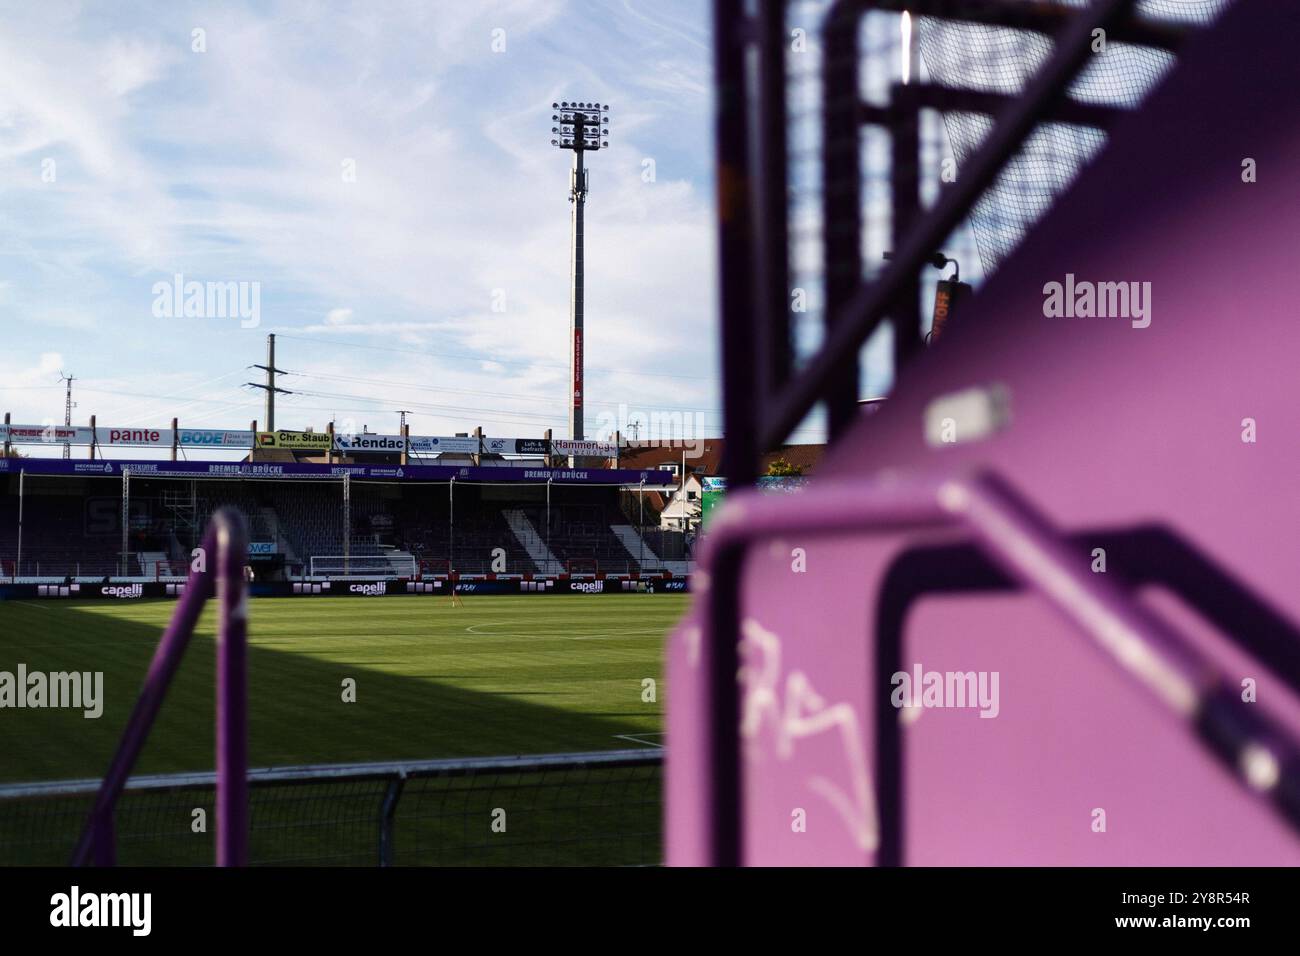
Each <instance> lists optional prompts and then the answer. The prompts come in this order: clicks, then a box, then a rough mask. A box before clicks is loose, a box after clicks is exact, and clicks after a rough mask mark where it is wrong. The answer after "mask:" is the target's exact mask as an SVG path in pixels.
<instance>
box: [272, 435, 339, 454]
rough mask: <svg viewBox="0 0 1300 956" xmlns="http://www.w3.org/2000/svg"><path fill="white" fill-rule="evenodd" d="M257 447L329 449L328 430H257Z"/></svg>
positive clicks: (295, 449)
mask: <svg viewBox="0 0 1300 956" xmlns="http://www.w3.org/2000/svg"><path fill="white" fill-rule="evenodd" d="M257 447H258V448H286V449H289V450H290V451H330V450H331V449H332V447H333V443H332V442H331V441H330V436H329V433H328V432H287V431H278V432H258V433H257Z"/></svg>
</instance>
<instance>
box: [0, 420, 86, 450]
mask: <svg viewBox="0 0 1300 956" xmlns="http://www.w3.org/2000/svg"><path fill="white" fill-rule="evenodd" d="M0 441H7V442H11V443H13V444H15V445H62V444H63V443H64V442H67V443H69V444H73V445H89V444H90V429H89V428H85V427H81V426H77V425H0Z"/></svg>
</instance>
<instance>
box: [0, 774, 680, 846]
mask: <svg viewBox="0 0 1300 956" xmlns="http://www.w3.org/2000/svg"><path fill="white" fill-rule="evenodd" d="M661 758H662V754H661V753H659V752H654V751H647V752H646V753H644V754H642V753H636V754H632V755H625V756H621V757H617V758H613V759H611V757H610V755H604V754H587V755H584V754H568V755H557V756H550V757H545V758H537V759H535V760H531V761H530V759H529V758H519V759H514V760H510V761H503V762H502V763H503V764H505V763H508V766H504V765H501V766H494V764H493V761H491V760H476V761H465V762H463V763H461V764H457V763H456V762H455V761H437V762H433V763H431V764H428V765H408V766H405V767H403V768H402V769H401V770H398V769H392V770H388V771H385V772H382V773H380V772H376V771H374V770H373V769H367V770H357V771H348V770H345V769H339V768H330V767H322V768H314V769H306V770H303V771H300V772H296V773H282V774H281V776H280V778H279V779H276V780H273V781H257V780H256V779H255V780H254V782H253V783H252V785H251V786H250V789H249V811H250V825H249V862H250V864H252V865H254V866H377V865H380V864H385V865H397V866H646V865H657V864H659V863H660V862H661V861H662V849H661V834H660V831H661V824H660V815H661V809H662V796H661V785H662V780H661V762H662V761H661ZM172 781H175V782H172ZM93 801H94V786H93V785H92V784H81V785H79V786H68V785H57V784H52V785H46V786H32V787H27V788H19V787H12V786H11V787H3V788H0V866H65V865H67V863H68V861H69V860H70V858H71V857H72V852H73V848H74V847H75V845H76V842H77V838H78V836H79V835H80V833H81V829H82V827H83V825H84V824H85V822H86V818H87V815H88V813H89V812H90V808H91V805H92V803H93ZM113 819H114V839H115V846H116V850H117V861H118V863H119V864H120V865H124V866H210V865H211V864H212V862H213V860H214V857H215V846H214V842H213V840H214V834H215V830H216V810H215V802H214V791H213V787H212V784H211V782H210V780H204V781H202V782H197V783H196V782H193V778H192V777H191V778H184V777H173V778H170V780H169V778H166V777H161V778H149V779H147V780H138V781H135V782H133V784H132V786H131V787H130V788H128V789H127V790H126V791H124V792H123V794H122V796H121V798H120V799H119V801H118V804H117V809H116V812H115V814H114V818H113Z"/></svg>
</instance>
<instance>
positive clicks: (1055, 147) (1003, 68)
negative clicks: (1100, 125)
mask: <svg viewBox="0 0 1300 956" xmlns="http://www.w3.org/2000/svg"><path fill="white" fill-rule="evenodd" d="M1008 2H1009V3H1011V4H1014V3H1027V2H1029V0H1008ZM1055 2H1056V4H1057V5H1059V6H1062V7H1075V8H1078V7H1084V6H1087V0H1055ZM1229 2H1231V0H1140V2H1139V3H1137V4H1136V9H1137V13H1138V15H1139V16H1141V17H1144V18H1148V19H1151V20H1154V21H1166V22H1171V23H1176V24H1200V25H1204V24H1208V23H1210V22H1211V21H1212V20H1213V19H1214V18H1215V17H1217V16H1218V14H1219V13H1221V12H1222V11H1223V9H1224V8H1226V7H1227V5H1228V3H1229ZM917 38H918V45H919V48H920V53H921V59H922V61H923V64H924V68H925V71H926V73H927V75H928V76H929V78H930V79H931V80H932V81H933V82H936V83H941V84H943V85H944V86H948V87H952V88H955V89H970V90H978V91H982V92H986V93H1000V94H1004V95H1009V96H1014V95H1017V94H1019V93H1021V92H1023V90H1024V89H1025V86H1026V84H1027V83H1028V82H1029V81H1030V79H1031V78H1032V77H1033V76H1034V74H1035V73H1036V72H1037V71H1038V70H1039V69H1040V68H1041V67H1042V66H1043V64H1044V63H1045V62H1047V60H1048V58H1049V57H1050V56H1051V55H1052V52H1053V50H1054V48H1055V43H1054V41H1053V39H1052V38H1051V37H1049V36H1045V35H1044V34H1041V33H1037V32H1034V31H1031V30H1021V29H1011V28H1007V27H999V26H986V25H982V24H975V23H970V22H961V21H953V20H945V19H939V18H935V17H919V18H918V21H917ZM1174 62H1175V57H1174V54H1172V53H1170V52H1168V51H1166V50H1161V49H1155V48H1152V47H1147V46H1137V45H1133V44H1129V43H1122V42H1112V41H1106V42H1105V43H1104V46H1103V47H1102V48H1101V49H1100V50H1094V55H1093V56H1092V57H1091V58H1090V59H1089V61H1088V63H1087V65H1086V66H1085V67H1084V69H1083V70H1082V71H1081V72H1080V74H1079V75H1078V77H1076V79H1075V82H1074V83H1073V84H1072V85H1071V87H1070V91H1069V95H1070V97H1071V98H1073V99H1075V100H1078V101H1080V102H1084V103H1091V104H1094V105H1098V106H1109V107H1114V108H1119V109H1132V108H1134V107H1136V106H1137V105H1138V104H1139V103H1141V102H1142V100H1143V98H1145V96H1146V95H1147V93H1149V92H1150V91H1151V90H1152V89H1153V88H1154V87H1155V86H1156V85H1157V84H1158V83H1159V82H1160V80H1161V79H1162V78H1163V77H1164V76H1165V74H1166V73H1167V72H1168V71H1169V70H1170V69H1171V68H1172V67H1173V65H1174ZM943 122H944V130H945V132H946V135H947V140H948V143H949V144H950V145H951V149H952V152H953V155H954V157H955V158H956V160H957V163H958V165H959V166H960V164H961V163H963V162H965V160H966V159H967V158H969V157H970V156H971V155H972V154H973V153H974V152H975V151H976V150H977V149H978V148H979V146H980V144H981V143H982V142H983V141H984V139H985V137H986V136H987V135H988V133H989V131H990V130H991V129H992V127H993V119H992V118H991V117H989V116H987V115H980V114H974V113H963V112H945V113H944V114H943ZM1105 143H1106V134H1105V133H1104V132H1102V131H1101V130H1099V129H1093V128H1089V127H1087V126H1079V125H1074V124H1067V123H1044V124H1041V125H1039V126H1038V127H1037V128H1036V129H1035V130H1034V131H1033V133H1031V134H1030V136H1029V138H1028V139H1027V140H1026V141H1025V143H1024V145H1023V147H1022V148H1021V149H1020V151H1019V153H1018V154H1017V155H1016V156H1015V157H1014V158H1013V159H1012V160H1011V161H1010V162H1008V163H1007V164H1006V167H1005V169H1004V170H1003V173H1002V175H1001V176H1000V177H999V178H998V180H997V182H996V183H995V185H994V186H993V187H992V188H991V189H989V190H987V191H986V192H985V193H984V195H983V196H982V197H981V198H980V200H979V202H978V203H976V205H975V208H974V209H973V210H972V212H971V216H970V223H971V228H972V229H973V230H974V233H975V238H976V242H977V245H978V250H979V256H980V260H981V263H982V264H983V268H984V271H985V272H986V273H989V272H992V271H993V270H994V269H995V268H997V265H998V263H1000V262H1001V261H1002V260H1003V259H1004V258H1006V257H1007V256H1008V255H1009V254H1010V253H1011V251H1012V250H1013V249H1014V248H1015V247H1016V246H1017V245H1018V244H1019V243H1020V242H1021V240H1023V239H1024V237H1025V235H1026V234H1027V232H1028V231H1029V228H1030V227H1031V226H1032V225H1033V224H1034V223H1035V222H1037V221H1038V220H1039V219H1040V218H1041V217H1042V215H1043V214H1044V213H1045V212H1046V211H1047V210H1048V209H1049V208H1050V207H1051V205H1052V203H1053V202H1054V201H1055V199H1056V197H1058V196H1060V195H1061V194H1062V193H1064V192H1065V190H1066V189H1068V188H1069V187H1070V184H1071V183H1072V182H1073V181H1074V179H1075V177H1076V176H1077V175H1078V174H1079V171H1080V170H1081V169H1082V168H1083V167H1084V165H1086V164H1087V163H1088V161H1089V160H1091V159H1092V158H1093V156H1095V155H1096V154H1097V153H1098V152H1099V151H1100V150H1101V148H1102V147H1103V146H1104V145H1105Z"/></svg>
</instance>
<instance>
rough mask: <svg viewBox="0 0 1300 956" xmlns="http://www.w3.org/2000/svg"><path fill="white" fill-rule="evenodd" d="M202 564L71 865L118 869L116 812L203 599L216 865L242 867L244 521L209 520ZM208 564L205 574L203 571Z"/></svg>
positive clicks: (224, 516) (226, 512)
mask: <svg viewBox="0 0 1300 956" xmlns="http://www.w3.org/2000/svg"><path fill="white" fill-rule="evenodd" d="M201 550H202V552H203V554H204V555H205V556H206V558H205V560H204V561H203V562H201V563H200V564H198V565H196V567H195V569H194V570H192V571H191V572H190V577H189V581H188V584H187V585H186V588H185V593H184V594H183V595H182V596H181V599H180V603H179V604H177V606H176V611H175V613H174V614H173V615H172V619H171V623H170V624H168V625H167V630H166V631H164V632H163V636H162V639H161V640H160V641H159V642H158V650H157V651H156V652H154V656H153V660H152V661H151V662H150V664H149V672H148V674H146V675H145V679H144V687H143V688H141V690H140V697H139V698H138V699H137V700H136V703H135V708H134V709H133V710H132V711H131V716H130V718H128V720H127V723H126V728H125V729H124V730H123V731H122V740H121V743H119V744H118V748H117V751H116V753H114V755H113V760H112V763H110V764H109V767H108V773H106V774H105V775H104V779H103V780H102V781H100V782H99V783H98V784H97V786H96V793H95V799H94V801H93V803H92V805H91V807H90V809H89V813H88V815H87V816H86V822H85V826H84V827H83V828H82V831H81V837H80V839H79V840H78V841H77V845H76V849H75V850H74V851H73V854H72V863H73V865H74V866H85V865H86V864H88V863H91V862H94V863H95V865H97V866H112V865H113V864H114V863H116V862H117V854H116V837H117V831H116V820H115V813H116V807H117V802H118V798H119V797H120V796H121V793H122V790H123V788H124V787H125V786H126V784H127V779H128V777H129V776H130V773H131V769H132V768H133V767H134V766H135V762H136V760H137V759H138V758H139V756H140V751H141V750H143V749H144V744H145V741H146V740H147V739H148V736H149V731H150V730H151V729H152V728H153V722H154V720H155V719H156V718H157V716H158V711H159V710H160V709H161V708H162V702H163V698H164V697H165V696H166V694H167V688H168V686H169V685H170V684H171V680H172V678H173V677H174V676H175V675H176V669H177V667H179V666H180V662H181V657H183V656H184V654H185V649H186V648H187V647H188V646H189V642H190V638H192V637H193V636H194V628H195V625H197V624H198V620H199V615H200V614H201V613H202V611H203V607H204V605H205V604H207V602H208V599H209V598H212V597H215V598H216V599H217V601H218V604H219V610H218V615H219V616H218V621H217V773H216V776H215V779H214V785H215V787H216V826H217V852H216V856H217V865H219V866H242V865H243V863H244V861H245V857H246V855H247V851H248V792H247V788H248V784H247V781H246V779H245V775H246V772H247V769H248V699H247V698H248V681H247V672H246V671H247V654H248V646H247V634H248V585H247V583H246V582H245V580H244V564H245V563H246V562H247V561H248V532H247V530H246V526H245V524H244V519H243V516H242V515H240V513H239V512H238V511H235V510H234V509H233V508H223V509H222V510H221V511H218V512H217V513H216V514H215V515H213V517H212V523H211V525H209V527H208V530H207V533H206V534H205V535H204V536H203V544H202V546H201ZM208 562H210V563H211V567H210V568H209V567H208V566H207V564H208Z"/></svg>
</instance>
